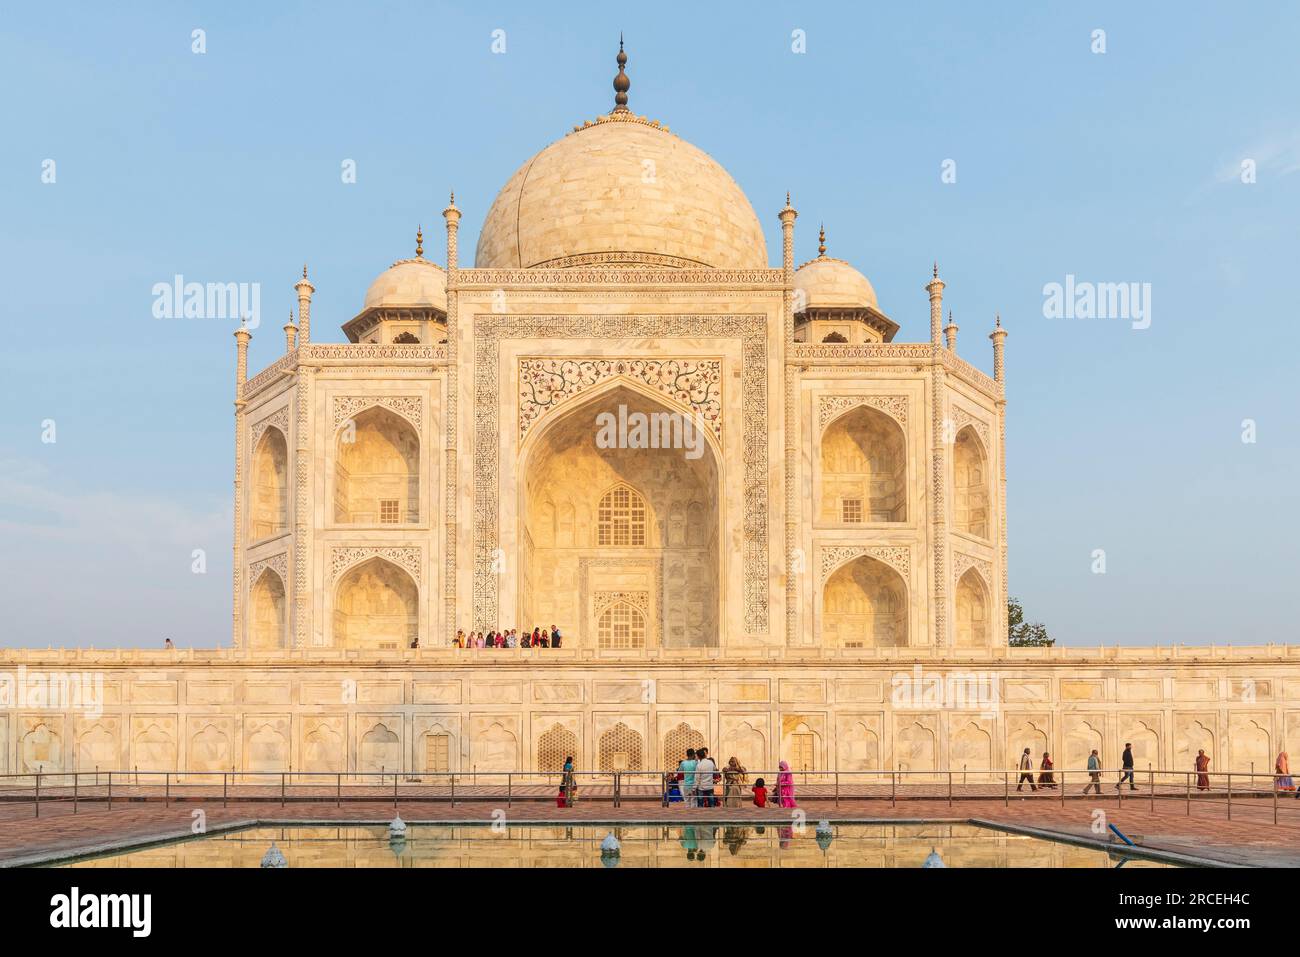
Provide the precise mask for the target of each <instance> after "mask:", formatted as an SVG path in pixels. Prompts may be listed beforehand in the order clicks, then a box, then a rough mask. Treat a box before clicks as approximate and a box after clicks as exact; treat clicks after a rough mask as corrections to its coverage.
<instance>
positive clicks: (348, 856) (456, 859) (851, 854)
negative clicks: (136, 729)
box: [69, 821, 1168, 867]
mask: <svg viewBox="0 0 1300 957" xmlns="http://www.w3.org/2000/svg"><path fill="white" fill-rule="evenodd" d="M610 833H613V834H614V835H615V837H616V838H617V839H618V842H619V844H620V848H621V849H620V853H619V855H618V857H617V858H611V857H609V856H606V857H604V858H602V855H601V842H602V840H604V839H605V837H606V836H607V835H608V834H610ZM273 841H274V842H275V846H276V847H277V848H279V850H280V851H281V852H282V853H283V854H284V856H285V858H286V859H287V861H288V865H289V866H290V867H610V866H618V867H921V866H922V865H923V864H925V862H926V860H927V858H929V859H930V866H936V864H937V861H936V860H935V859H934V858H931V854H935V855H937V859H938V861H941V862H942V865H943V866H946V867H1116V866H1121V865H1122V866H1125V867H1165V866H1168V865H1165V864H1163V863H1157V862H1152V861H1146V860H1142V859H1138V858H1132V857H1125V856H1123V855H1120V854H1119V853H1118V852H1114V853H1111V852H1107V851H1104V850H1098V849H1095V848H1089V847H1077V846H1075V845H1072V844H1065V843H1062V842H1058V841H1049V840H1042V839H1040V838H1036V837H1028V836H1022V835H1018V834H1010V833H1007V832H1005V831H999V830H994V829H991V828H985V827H978V826H976V825H972V824H948V823H944V824H937V823H936V824H834V825H832V827H831V830H830V833H829V834H826V833H822V834H819V833H817V831H816V825H815V823H814V822H812V821H809V822H808V824H807V825H806V826H805V827H802V828H796V827H793V826H790V825H771V824H769V825H766V826H763V825H755V824H743V825H741V824H737V825H726V824H717V825H714V824H694V825H691V824H680V823H671V824H635V823H633V824H628V823H623V824H618V825H614V824H583V825H578V826H572V827H566V826H563V825H552V824H513V825H504V824H502V825H492V824H456V825H430V824H412V825H409V826H408V828H407V832H406V839H405V840H399V841H390V840H389V837H388V828H387V825H366V826H357V825H348V826H318V827H249V828H244V829H242V830H238V831H229V832H225V833H222V834H213V835H208V836H205V837H198V838H194V839H192V840H187V841H181V842H177V843H172V844H165V845H156V846H152V847H145V848H140V849H138V850H132V851H123V852H120V853H114V854H107V855H103V856H100V857H95V858H87V859H85V860H81V861H75V862H72V863H71V864H70V865H69V866H72V867H258V866H260V865H261V862H262V857H263V856H264V855H265V854H266V852H267V850H268V849H269V848H270V846H271V843H272V842H273Z"/></svg>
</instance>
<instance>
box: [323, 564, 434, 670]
mask: <svg viewBox="0 0 1300 957" xmlns="http://www.w3.org/2000/svg"><path fill="white" fill-rule="evenodd" d="M419 628H420V619H419V592H418V589H417V588H416V585H415V582H414V581H412V580H411V576H410V575H408V574H407V573H406V572H405V571H403V570H402V569H400V568H398V567H397V566H396V565H394V564H393V563H392V562H389V561H385V560H384V559H382V558H377V557H376V558H371V559H369V560H368V561H364V562H362V563H361V564H359V565H357V566H355V567H354V568H352V569H351V570H350V571H348V573H347V574H346V575H344V576H343V577H342V578H341V579H340V580H339V584H338V587H337V588H336V589H335V592H334V646H335V647H337V648H407V647H410V645H411V642H412V641H414V640H415V637H416V636H417V635H418V634H419Z"/></svg>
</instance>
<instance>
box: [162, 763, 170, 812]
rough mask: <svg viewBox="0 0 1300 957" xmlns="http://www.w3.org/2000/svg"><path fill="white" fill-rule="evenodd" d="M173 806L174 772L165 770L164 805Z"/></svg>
mask: <svg viewBox="0 0 1300 957" xmlns="http://www.w3.org/2000/svg"><path fill="white" fill-rule="evenodd" d="M171 806H172V773H171V772H170V771H164V772H163V807H171Z"/></svg>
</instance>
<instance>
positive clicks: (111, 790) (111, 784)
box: [108, 771, 113, 811]
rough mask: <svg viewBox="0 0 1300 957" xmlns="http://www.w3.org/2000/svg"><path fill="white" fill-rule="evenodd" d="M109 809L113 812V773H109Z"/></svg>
mask: <svg viewBox="0 0 1300 957" xmlns="http://www.w3.org/2000/svg"><path fill="white" fill-rule="evenodd" d="M108 809H109V810H110V811H111V810H113V772H112V771H109V772H108Z"/></svg>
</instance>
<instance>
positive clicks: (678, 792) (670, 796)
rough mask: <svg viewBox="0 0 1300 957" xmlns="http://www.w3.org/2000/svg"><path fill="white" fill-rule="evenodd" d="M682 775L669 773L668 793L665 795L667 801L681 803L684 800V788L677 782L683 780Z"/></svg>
mask: <svg viewBox="0 0 1300 957" xmlns="http://www.w3.org/2000/svg"><path fill="white" fill-rule="evenodd" d="M681 777H682V776H681V775H680V774H670V775H668V793H667V794H666V795H664V797H665V799H666V800H665V803H667V804H680V803H681V802H682V789H681V788H680V787H679V786H678V785H677V782H678V781H680V780H681Z"/></svg>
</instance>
